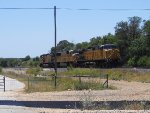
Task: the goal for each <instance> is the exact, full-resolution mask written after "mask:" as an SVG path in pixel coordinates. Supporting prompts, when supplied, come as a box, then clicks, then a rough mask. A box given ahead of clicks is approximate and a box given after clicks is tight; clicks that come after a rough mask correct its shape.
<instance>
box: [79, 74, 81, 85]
mask: <svg viewBox="0 0 150 113" xmlns="http://www.w3.org/2000/svg"><path fill="white" fill-rule="evenodd" d="M79 83H80V84H81V77H80V75H79Z"/></svg>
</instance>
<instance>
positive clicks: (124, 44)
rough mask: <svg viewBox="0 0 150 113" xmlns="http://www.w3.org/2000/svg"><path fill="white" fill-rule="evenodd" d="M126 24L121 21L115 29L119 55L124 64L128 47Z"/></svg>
mask: <svg viewBox="0 0 150 113" xmlns="http://www.w3.org/2000/svg"><path fill="white" fill-rule="evenodd" d="M128 33H129V29H128V22H124V21H121V22H119V23H117V25H116V27H115V36H116V38H117V46H118V47H119V49H120V55H121V58H122V60H123V62H124V63H125V62H126V61H127V60H128V46H129V45H130V42H129V37H128Z"/></svg>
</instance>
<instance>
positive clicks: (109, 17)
mask: <svg viewBox="0 0 150 113" xmlns="http://www.w3.org/2000/svg"><path fill="white" fill-rule="evenodd" d="M149 4H150V0H0V8H14V7H16V8H53V7H54V6H55V5H56V6H57V8H71V9H72V10H65V9H61V10H57V42H59V41H60V40H68V41H70V42H73V43H79V42H83V41H89V40H90V39H91V38H92V37H96V36H103V35H106V34H107V33H109V32H110V33H114V27H115V26H116V23H117V22H120V21H122V20H124V21H127V20H128V17H132V16H139V17H142V18H143V19H146V20H148V19H150V11H146V10H145V11H140V10H132V11H102V10H97V9H150V7H149ZM81 8H89V9H93V10H89V11H85V10H84V11H82V10H76V9H81ZM53 15H54V14H53V10H33V9H32V10H2V9H1V10H0V41H1V43H0V57H3V58H6V57H7V58H10V57H13V58H14V57H25V56H26V55H30V56H31V57H35V56H40V55H41V54H43V53H48V51H49V50H50V48H51V47H52V46H54V17H53Z"/></svg>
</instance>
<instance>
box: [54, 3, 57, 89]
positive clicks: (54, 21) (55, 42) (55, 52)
mask: <svg viewBox="0 0 150 113" xmlns="http://www.w3.org/2000/svg"><path fill="white" fill-rule="evenodd" d="M54 29H55V76H54V77H55V78H54V79H55V88H56V85H57V84H56V79H57V58H56V53H57V48H56V46H57V45H56V43H57V40H56V38H57V32H56V6H54Z"/></svg>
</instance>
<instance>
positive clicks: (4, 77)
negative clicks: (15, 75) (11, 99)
mask: <svg viewBox="0 0 150 113" xmlns="http://www.w3.org/2000/svg"><path fill="white" fill-rule="evenodd" d="M3 80H4V92H5V75H4V79H3Z"/></svg>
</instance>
